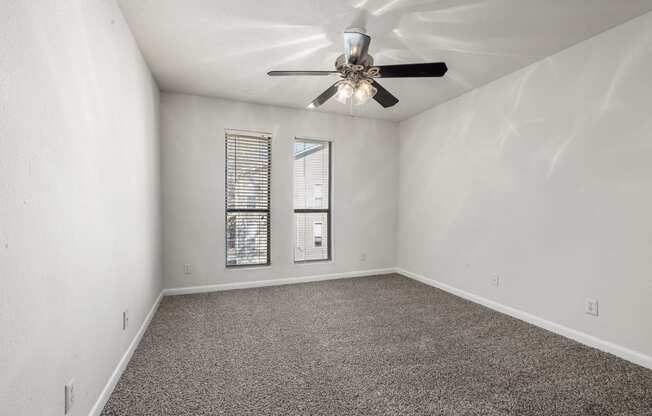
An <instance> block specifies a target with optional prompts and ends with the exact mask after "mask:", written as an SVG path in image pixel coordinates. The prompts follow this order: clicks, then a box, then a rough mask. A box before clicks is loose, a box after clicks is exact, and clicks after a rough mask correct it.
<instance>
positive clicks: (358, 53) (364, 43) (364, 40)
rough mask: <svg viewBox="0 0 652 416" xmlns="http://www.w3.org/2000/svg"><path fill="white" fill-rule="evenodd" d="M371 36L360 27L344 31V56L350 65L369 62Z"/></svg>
mask: <svg viewBox="0 0 652 416" xmlns="http://www.w3.org/2000/svg"><path fill="white" fill-rule="evenodd" d="M369 42H371V38H370V37H369V36H368V35H365V34H364V33H361V32H360V31H358V29H352V30H351V31H346V32H344V56H345V57H346V62H347V63H349V64H350V65H364V64H365V63H366V62H367V56H368V52H369Z"/></svg>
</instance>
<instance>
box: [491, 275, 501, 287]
mask: <svg viewBox="0 0 652 416" xmlns="http://www.w3.org/2000/svg"><path fill="white" fill-rule="evenodd" d="M491 286H496V287H498V286H500V276H498V275H497V274H494V275H493V276H491Z"/></svg>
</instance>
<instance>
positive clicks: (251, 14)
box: [119, 0, 652, 120]
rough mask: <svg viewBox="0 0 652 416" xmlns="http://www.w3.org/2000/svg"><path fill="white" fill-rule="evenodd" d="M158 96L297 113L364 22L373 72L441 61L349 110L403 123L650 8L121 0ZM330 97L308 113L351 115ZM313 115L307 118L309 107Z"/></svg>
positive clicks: (580, 3) (554, 1)
mask: <svg viewBox="0 0 652 416" xmlns="http://www.w3.org/2000/svg"><path fill="white" fill-rule="evenodd" d="M119 3H120V5H121V8H122V10H123V12H124V14H125V16H126V18H127V21H128V22H129V25H130V27H131V29H132V30H133V32H134V35H135V36H136V40H137V41H138V43H139V45H140V47H141V49H142V51H143V54H144V55H145V59H146V60H147V62H148V64H149V66H150V68H151V70H152V72H153V73H154V76H155V77H156V79H157V81H158V82H159V85H160V86H161V88H162V89H163V90H164V91H175V92H185V93H191V94H198V95H206V96H214V97H221V98H228V99H234V100H241V101H248V102H255V103H265V104H275V105H281V106H288V107H296V108H305V106H306V105H307V104H308V103H309V102H310V101H312V100H313V99H314V98H315V97H316V96H317V95H319V94H320V93H321V92H322V91H324V90H325V89H326V88H328V87H329V86H330V84H332V83H333V82H335V81H336V80H337V79H338V78H337V76H330V77H301V78H298V77H297V78H271V77H268V76H267V75H266V72H267V71H269V70H271V69H291V70H295V69H311V70H316V69H327V70H330V69H334V67H333V63H334V61H335V58H336V57H337V56H338V55H339V54H340V53H342V35H341V34H342V31H343V30H344V29H346V28H347V27H351V26H358V27H359V26H364V27H366V28H367V31H368V33H369V34H370V35H371V36H372V41H371V46H370V53H371V54H372V55H373V56H374V58H375V62H376V64H378V65H382V64H398V63H412V62H430V61H445V62H446V63H447V64H448V67H449V72H448V74H447V75H446V77H444V78H430V79H428V78H421V79H418V78H414V79H384V80H380V82H381V83H382V84H383V86H384V87H385V88H387V89H388V90H389V91H391V92H392V93H394V95H396V96H397V97H398V98H399V99H400V102H399V103H398V104H397V105H396V106H395V107H393V108H389V109H383V108H382V107H380V105H378V104H377V103H376V102H375V101H370V102H369V103H367V104H365V105H364V106H361V107H353V114H354V115H359V116H364V117H372V118H381V119H388V120H404V119H406V118H408V117H410V116H412V115H415V114H418V113H420V112H421V111H423V110H426V109H428V108H430V107H432V106H434V105H437V104H439V103H442V102H444V101H447V100H450V99H451V98H454V97H456V96H458V95H460V94H462V93H464V92H466V91H468V90H471V89H473V88H476V87H478V86H481V85H483V84H486V83H488V82H490V81H492V80H494V79H497V78H499V77H501V76H503V75H505V74H508V73H511V72H513V71H515V70H517V69H519V68H521V67H523V66H525V65H528V64H530V63H532V62H535V61H538V60H540V59H542V58H543V57H546V56H549V55H552V54H554V53H555V52H558V51H560V50H562V49H565V48H567V47H569V46H571V45H573V44H574V43H577V42H579V41H582V40H584V39H587V38H589V37H591V36H594V35H596V34H598V33H600V32H603V31H605V30H607V29H608V28H610V27H613V26H615V25H618V24H620V23H623V22H625V21H627V20H629V19H631V18H633V17H636V16H639V15H641V14H644V13H645V12H647V11H650V10H652V0H484V1H479V0H275V1H269V0H267V1H266V0H119ZM350 110H351V109H350V108H349V107H348V106H345V105H342V104H339V103H337V102H336V101H335V100H330V101H329V102H328V103H326V104H325V105H323V106H322V107H320V108H319V110H318V111H327V112H336V113H344V114H349V113H350ZM313 111H315V110H313Z"/></svg>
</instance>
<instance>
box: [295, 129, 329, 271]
mask: <svg viewBox="0 0 652 416" xmlns="http://www.w3.org/2000/svg"><path fill="white" fill-rule="evenodd" d="M330 196H331V143H330V142H327V141H319V140H309V139H296V140H295V142H294V232H295V247H294V261H295V262H297V263H300V262H309V261H320V260H330V258H331V238H330V237H331V231H330V230H331V210H330Z"/></svg>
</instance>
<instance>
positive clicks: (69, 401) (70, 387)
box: [63, 380, 75, 415]
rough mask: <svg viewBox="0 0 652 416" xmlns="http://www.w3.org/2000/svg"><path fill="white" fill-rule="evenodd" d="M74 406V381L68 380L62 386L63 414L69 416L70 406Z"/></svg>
mask: <svg viewBox="0 0 652 416" xmlns="http://www.w3.org/2000/svg"><path fill="white" fill-rule="evenodd" d="M74 404H75V380H70V381H69V382H68V383H67V384H66V385H65V386H64V410H63V412H64V413H63V414H64V415H67V414H70V411H71V410H72V406H73V405H74Z"/></svg>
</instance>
